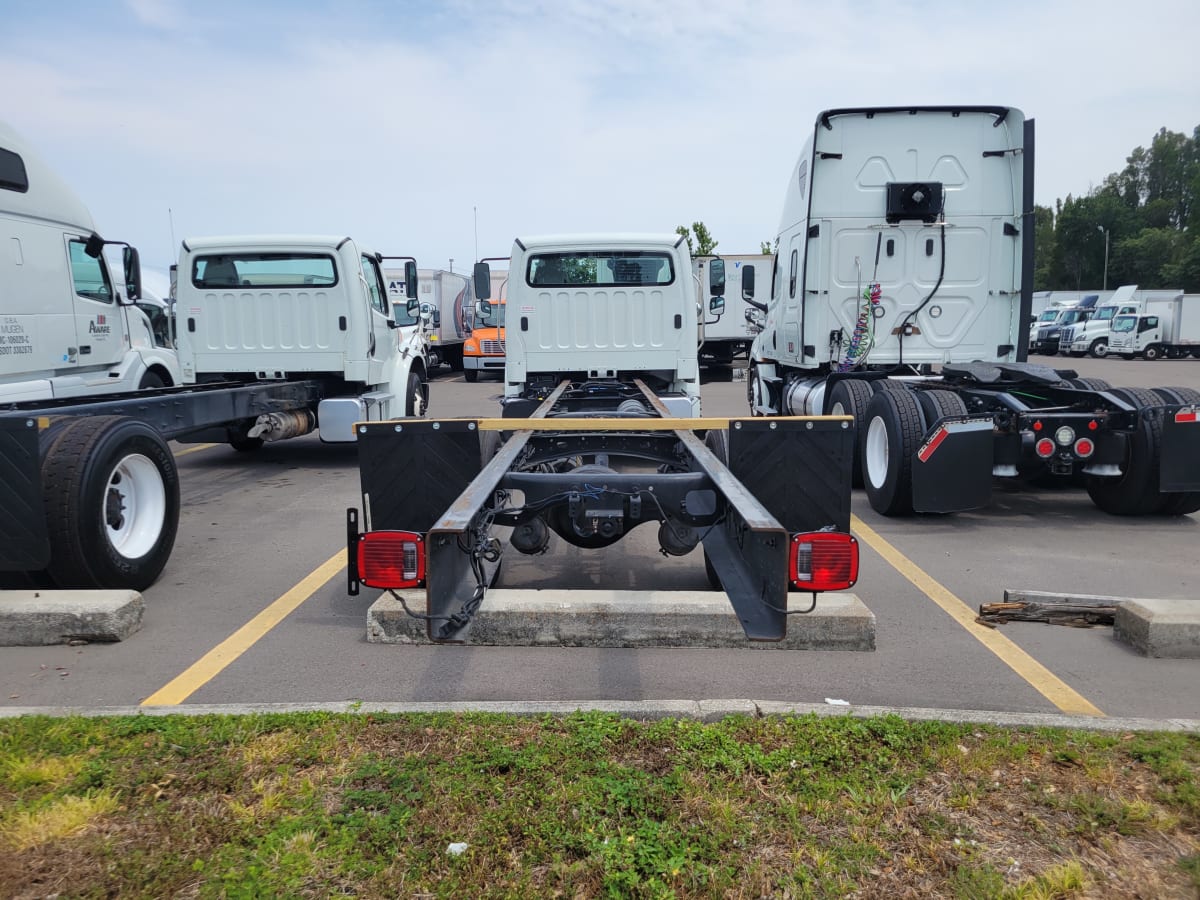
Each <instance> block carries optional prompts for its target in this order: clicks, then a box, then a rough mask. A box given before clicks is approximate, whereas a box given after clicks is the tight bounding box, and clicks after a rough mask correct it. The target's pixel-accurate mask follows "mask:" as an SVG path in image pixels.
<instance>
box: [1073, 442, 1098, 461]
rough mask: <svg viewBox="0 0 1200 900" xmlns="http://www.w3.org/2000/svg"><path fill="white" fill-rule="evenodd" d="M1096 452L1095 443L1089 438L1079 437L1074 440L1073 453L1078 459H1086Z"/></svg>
mask: <svg viewBox="0 0 1200 900" xmlns="http://www.w3.org/2000/svg"><path fill="white" fill-rule="evenodd" d="M1095 452H1096V445H1095V444H1093V443H1092V442H1091V439H1090V438H1080V439H1079V440H1077V441H1076V442H1075V455H1076V456H1078V457H1079V458H1080V459H1087V458H1088V457H1089V456H1091V455H1092V454H1093V453H1095Z"/></svg>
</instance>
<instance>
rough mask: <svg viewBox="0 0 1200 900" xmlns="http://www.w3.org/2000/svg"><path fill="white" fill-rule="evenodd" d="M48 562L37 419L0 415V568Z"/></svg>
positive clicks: (28, 567) (38, 566)
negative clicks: (3, 417)
mask: <svg viewBox="0 0 1200 900" xmlns="http://www.w3.org/2000/svg"><path fill="white" fill-rule="evenodd" d="M49 564H50V538H49V535H48V533H47V531H46V516H45V513H44V512H43V509H42V478H41V469H40V460H39V457H38V429H37V419H35V418H30V417H29V416H14V417H12V418H6V419H0V572H27V571H36V570H40V569H44V568H46V566H47V565H49Z"/></svg>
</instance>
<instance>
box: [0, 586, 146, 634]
mask: <svg viewBox="0 0 1200 900" xmlns="http://www.w3.org/2000/svg"><path fill="white" fill-rule="evenodd" d="M144 610H145V603H144V602H143V600H142V595H141V594H140V593H138V592H137V591H124V590H113V591H51V590H21V591H0V647H41V646H45V645H47V644H65V643H68V642H70V641H74V640H79V641H88V642H96V643H100V642H112V641H123V640H125V639H126V638H127V637H129V636H130V635H131V634H133V633H134V632H135V631H137V630H138V629H140V628H141V627H142V614H143V612H144Z"/></svg>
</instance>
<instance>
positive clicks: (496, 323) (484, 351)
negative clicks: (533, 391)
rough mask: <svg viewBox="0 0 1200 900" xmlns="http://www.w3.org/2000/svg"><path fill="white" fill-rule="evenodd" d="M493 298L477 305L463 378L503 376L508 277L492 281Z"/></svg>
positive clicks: (499, 275)
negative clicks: (490, 375) (482, 375)
mask: <svg viewBox="0 0 1200 900" xmlns="http://www.w3.org/2000/svg"><path fill="white" fill-rule="evenodd" d="M491 287H492V296H490V297H488V298H485V299H479V300H477V301H476V302H475V306H474V309H473V315H472V320H471V335H470V337H468V338H467V340H466V341H465V342H464V343H463V376H464V377H465V378H466V380H467V381H470V382H474V381H478V380H479V374H480V373H481V372H494V373H496V374H497V375H501V376H503V373H504V346H505V345H504V341H505V334H504V326H505V313H506V312H507V309H508V273H495V274H494V275H493V276H492V278H491Z"/></svg>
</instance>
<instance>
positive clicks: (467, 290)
mask: <svg viewBox="0 0 1200 900" xmlns="http://www.w3.org/2000/svg"><path fill="white" fill-rule="evenodd" d="M384 276H385V277H386V278H387V281H388V292H389V293H390V294H392V295H393V296H403V294H404V273H403V272H402V271H400V270H397V269H386V270H384ZM417 299H418V300H419V301H420V303H421V311H420V316H421V321H422V324H423V327H424V330H425V335H426V337H427V339H428V341H429V367H430V368H431V369H433V368H437V367H438V366H440V365H443V364H445V365H447V366H449V367H450V369H451V371H453V372H461V371H462V368H463V344H464V343H465V342H466V340H467V338H468V337H470V335H471V319H472V316H473V315H474V305H475V295H474V294H473V293H472V290H471V279H470V278H468V277H467V276H466V275H460V274H458V273H456V272H450V271H447V270H446V269H420V270H418V272H417Z"/></svg>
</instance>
